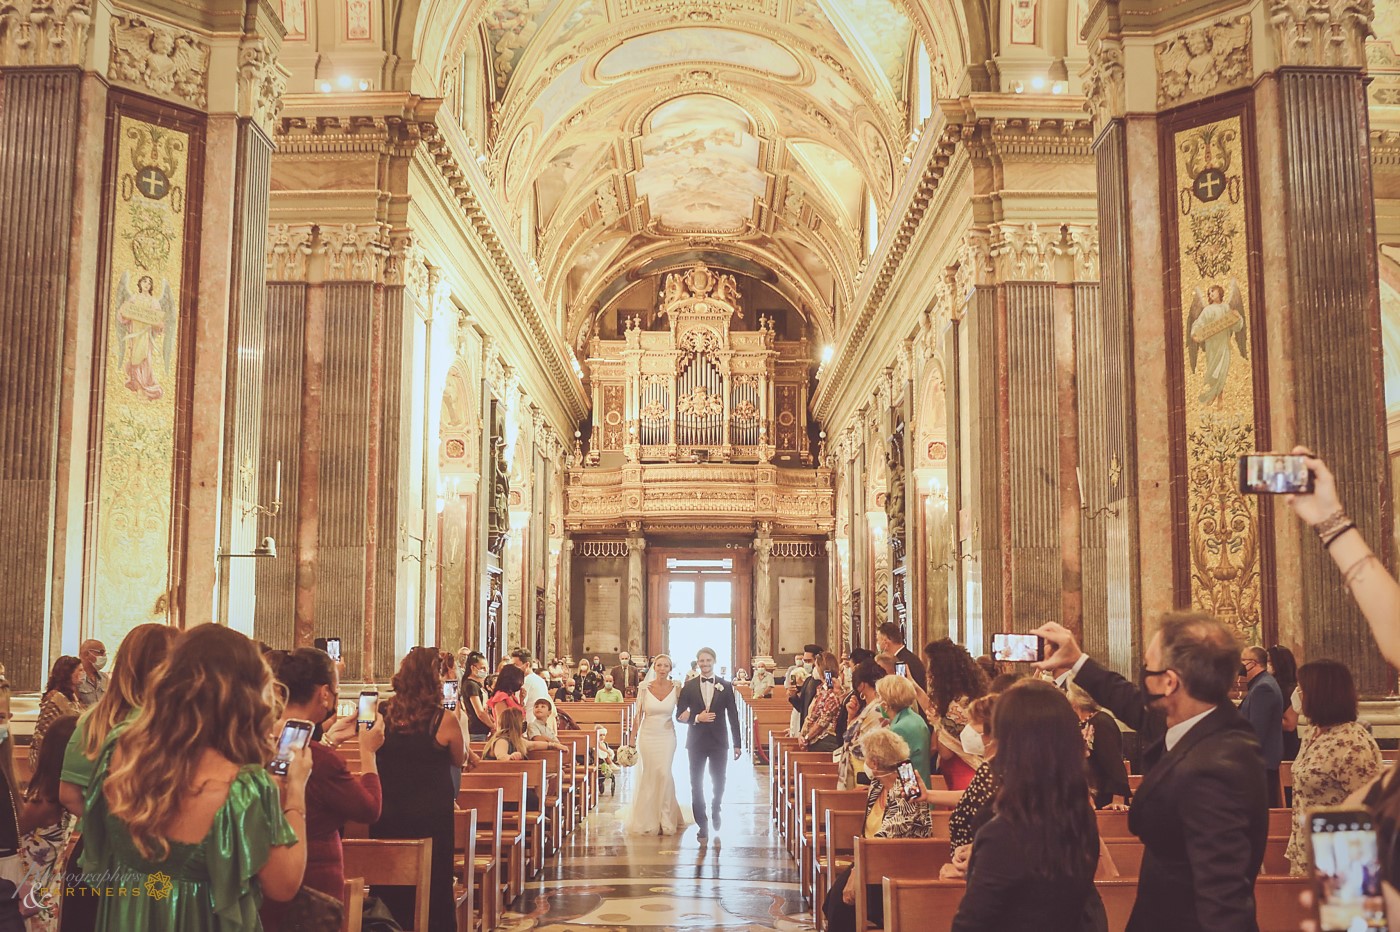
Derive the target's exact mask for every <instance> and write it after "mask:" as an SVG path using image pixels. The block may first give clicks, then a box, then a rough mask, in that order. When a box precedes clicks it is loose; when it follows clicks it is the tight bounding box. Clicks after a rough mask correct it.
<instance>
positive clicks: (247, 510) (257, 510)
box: [243, 460, 282, 556]
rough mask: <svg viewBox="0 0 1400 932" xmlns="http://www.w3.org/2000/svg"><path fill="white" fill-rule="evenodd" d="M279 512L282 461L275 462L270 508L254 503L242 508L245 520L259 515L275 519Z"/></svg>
mask: <svg viewBox="0 0 1400 932" xmlns="http://www.w3.org/2000/svg"><path fill="white" fill-rule="evenodd" d="M281 511H282V461H281V460H278V461H277V484H276V486H275V487H274V489H273V492H272V507H270V508H269V507H266V506H263V505H259V504H257V503H256V502H254V503H253V504H251V505H244V506H243V517H245V518H246V517H248V516H249V515H257V514H260V515H267V516H268V517H269V518H275V517H277V515H278V514H280V513H281ZM267 540H272V538H271V537H269V538H267ZM273 556H276V554H273Z"/></svg>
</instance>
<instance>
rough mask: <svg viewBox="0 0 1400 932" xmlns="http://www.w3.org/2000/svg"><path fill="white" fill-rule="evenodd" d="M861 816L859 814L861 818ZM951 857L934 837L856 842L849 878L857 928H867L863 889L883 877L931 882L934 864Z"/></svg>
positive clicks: (859, 839) (944, 861)
mask: <svg viewBox="0 0 1400 932" xmlns="http://www.w3.org/2000/svg"><path fill="white" fill-rule="evenodd" d="M863 817H864V814H863V813H862V818H863ZM951 857H952V851H951V850H950V848H949V844H948V842H947V841H946V840H941V839H935V838H859V837H857V838H856V840H855V857H854V859H853V860H852V866H851V879H850V880H848V881H846V882H847V883H848V884H854V885H855V889H856V897H855V899H856V928H857V929H868V928H869V927H870V919H869V916H868V915H867V913H868V912H869V908H868V904H867V903H866V889H865V888H866V886H867V885H869V884H874V885H876V886H879V885H880V884H881V882H882V879H883V878H885V877H893V878H895V879H897V880H930V879H933V877H934V876H936V874H934V875H932V876H931V875H930V872H931V871H937V870H938V868H937V867H934V866H933V865H935V864H944V863H946V862H947V861H949V860H950V859H951Z"/></svg>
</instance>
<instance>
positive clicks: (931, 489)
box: [928, 476, 948, 508]
mask: <svg viewBox="0 0 1400 932" xmlns="http://www.w3.org/2000/svg"><path fill="white" fill-rule="evenodd" d="M928 500H929V503H930V504H934V505H938V506H939V507H940V508H947V507H948V487H947V486H945V485H944V484H943V483H941V482H939V481H938V477H937V476H932V477H930V478H929V480H928Z"/></svg>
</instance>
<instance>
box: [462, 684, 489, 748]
mask: <svg viewBox="0 0 1400 932" xmlns="http://www.w3.org/2000/svg"><path fill="white" fill-rule="evenodd" d="M459 691H460V692H461V694H462V700H461V701H462V708H463V709H465V710H466V713H467V734H468V735H470V736H471V737H472V738H473V739H475V740H477V741H480V740H481V739H483V738H485V737H486V736H487V735H489V734H491V726H490V725H488V724H486V723H485V722H483V721H482V720H481V718H480V716H478V715H477V714H476V707H475V706H473V705H472V699H480V700H481V707H482V708H483V709H484V708H486V690H485V689H483V688H482V686H481V682H480V681H479V680H477V679H475V678H474V677H470V676H464V677H462V688H461V690H459Z"/></svg>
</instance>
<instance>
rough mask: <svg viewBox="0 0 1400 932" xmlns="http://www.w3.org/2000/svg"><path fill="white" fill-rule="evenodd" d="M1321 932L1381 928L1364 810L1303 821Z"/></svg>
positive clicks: (1316, 813)
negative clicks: (1306, 831) (1307, 840)
mask: <svg viewBox="0 0 1400 932" xmlns="http://www.w3.org/2000/svg"><path fill="white" fill-rule="evenodd" d="M1308 838H1309V842H1310V847H1311V849H1312V864H1313V882H1314V884H1315V886H1316V898H1317V921H1318V928H1319V929H1320V930H1322V932H1350V930H1352V929H1384V928H1386V918H1385V899H1384V897H1383V896H1382V895H1381V859H1380V849H1379V846H1378V845H1377V843H1376V828H1375V824H1374V822H1373V821H1372V817H1371V814H1370V813H1369V812H1367V811H1365V810H1364V809H1326V808H1324V809H1315V810H1313V811H1312V813H1311V814H1310V815H1309V817H1308Z"/></svg>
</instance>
